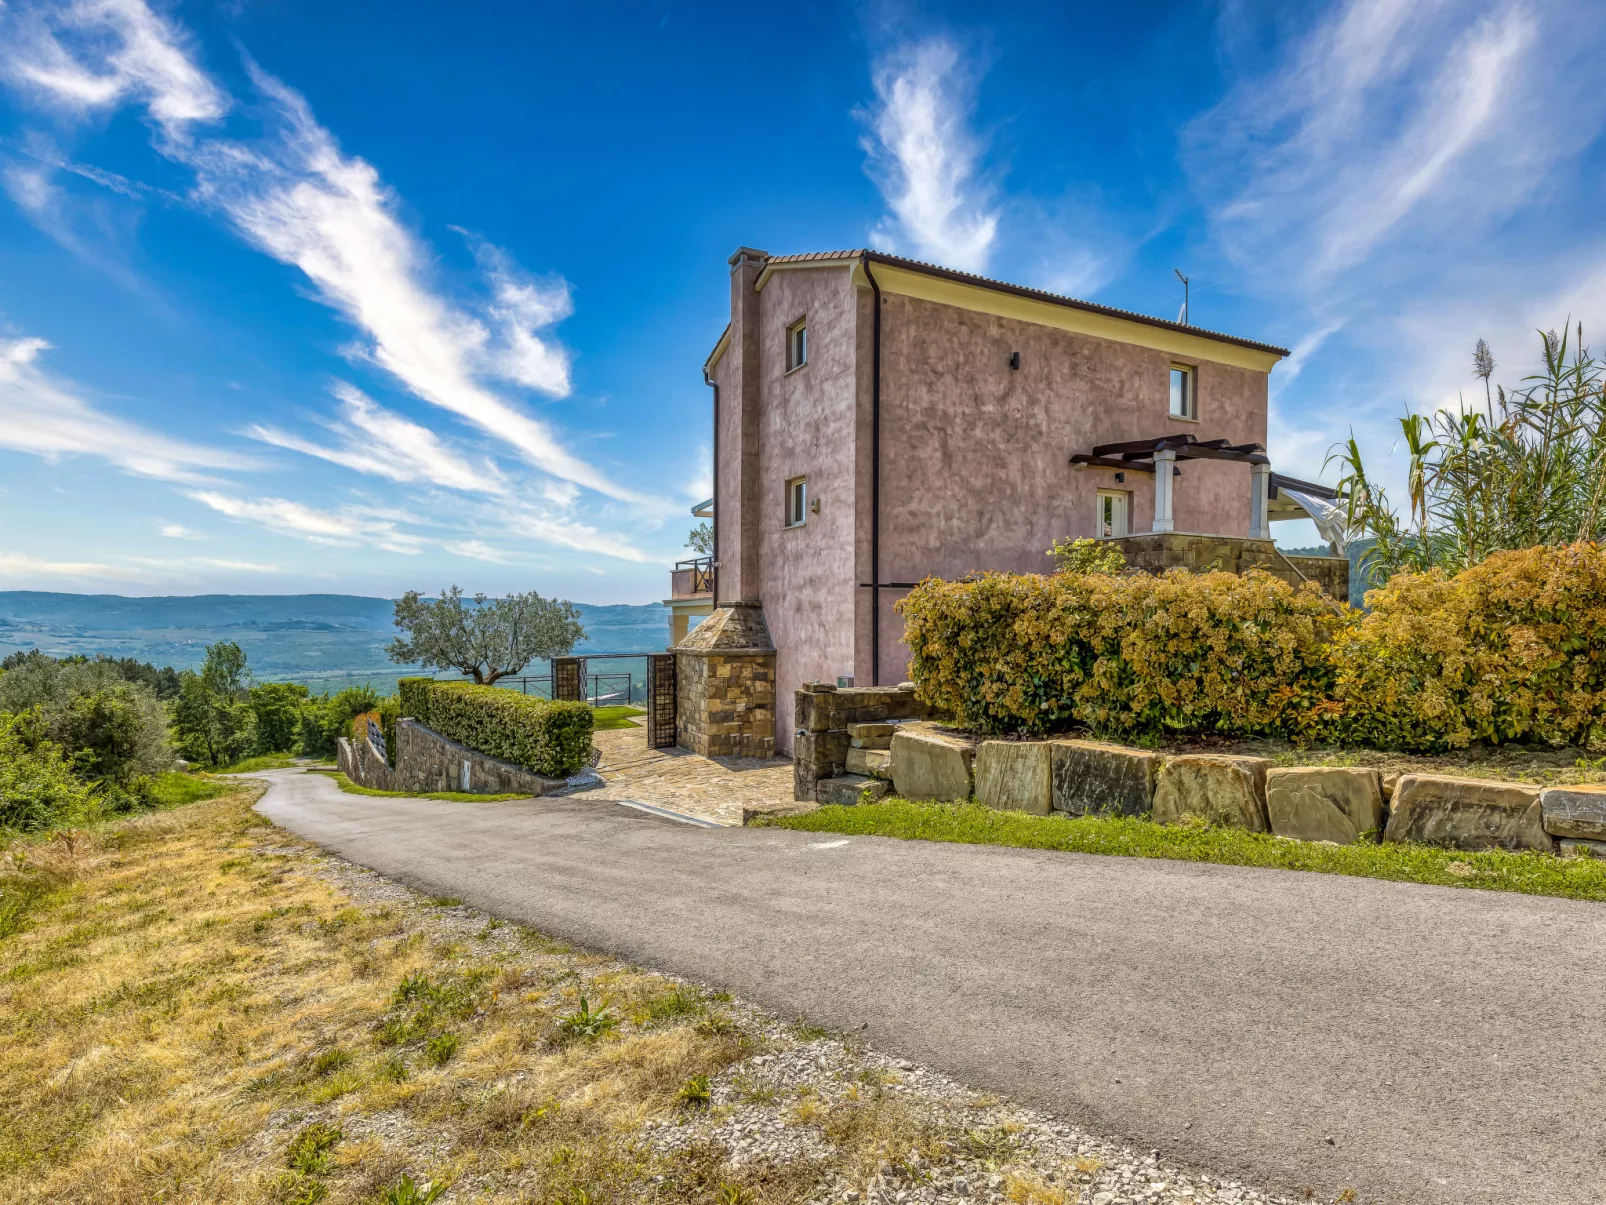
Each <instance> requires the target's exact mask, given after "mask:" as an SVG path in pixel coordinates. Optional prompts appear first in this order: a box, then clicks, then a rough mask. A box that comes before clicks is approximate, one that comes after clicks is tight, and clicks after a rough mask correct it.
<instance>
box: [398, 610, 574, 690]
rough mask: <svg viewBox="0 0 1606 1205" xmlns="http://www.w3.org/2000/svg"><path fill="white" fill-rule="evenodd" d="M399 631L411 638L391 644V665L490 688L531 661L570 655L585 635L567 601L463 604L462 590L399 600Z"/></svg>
mask: <svg viewBox="0 0 1606 1205" xmlns="http://www.w3.org/2000/svg"><path fill="white" fill-rule="evenodd" d="M396 626H397V627H398V628H400V629H401V630H402V631H403V632H404V633H406V635H405V637H402V636H398V637H397V638H396V639H395V640H393V641H391V644H390V648H389V650H387V651H388V652H389V653H390V657H391V660H393V661H399V662H401V663H402V664H404V665H423V666H427V667H429V668H431V669H455V670H458V671H459V672H461V673H463V674H465V675H467V676H468V677H471V678H473V679H474V681H476V682H478V683H480V684H481V685H487V686H488V685H490V684H491V683H493V682H495V681H496V680H497V679H499V678H505V677H507V676H508V675H509V674H516V673H518V672H519V671H520V670H521V669H523V668H524V667H525V666H526V665H528V664H529V663H530V662H531V661H535V660H539V659H545V660H550V659H552V658H553V657H563V656H566V655H567V654H568V653H569V651H570V650H572V649H573V648H574V646H575V643H576V642H577V641H580V640H583V639H585V634H586V633H585V629H584V628H583V627H581V626H580V612H579V611H578V610H577V609H576V608H575V605H574V604H573V603H571V602H569V601H567V600H566V599H557V598H542V597H541V595H539V594H537V593H536V592H535V591H534V590H531V591H529V592H528V593H525V594H509V595H507V596H505V597H503V598H488V597H486V596H485V595H484V594H476V595H475V596H474V597H473V598H472V599H464V597H463V591H462V590H461V589H460V588H459V587H457V586H453V587H452V588H451V589H450V590H445V591H442V592H441V596H440V597H439V598H435V599H426V598H425V597H424V596H423V595H422V594H420V593H419V592H418V591H417V590H409V591H408V592H407V593H406V594H404V595H403V596H402V597H401V598H399V599H397V600H396Z"/></svg>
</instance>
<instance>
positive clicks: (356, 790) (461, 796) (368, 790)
mask: <svg viewBox="0 0 1606 1205" xmlns="http://www.w3.org/2000/svg"><path fill="white" fill-rule="evenodd" d="M308 773H309V774H324V775H327V776H328V777H330V778H332V779H334V780H335V786H337V787H339V788H340V789H341V790H342V791H345V792H346V793H347V794H348V795H377V796H379V797H380V798H382V799H439V800H442V801H443V802H445V803H501V802H503V801H504V800H508V799H530V798H532V796H530V795H527V794H526V795H519V794H513V795H475V794H472V793H471V792H468V791H429V792H426V793H424V794H419V793H418V792H416V791H381V790H379V789H377V788H375V787H364V786H359V785H357V784H356V783H354V782H352V781H351V779H349V778H347V777H346V776H345V775H344V774H342V773H341V772H340V771H339V770H309V771H308Z"/></svg>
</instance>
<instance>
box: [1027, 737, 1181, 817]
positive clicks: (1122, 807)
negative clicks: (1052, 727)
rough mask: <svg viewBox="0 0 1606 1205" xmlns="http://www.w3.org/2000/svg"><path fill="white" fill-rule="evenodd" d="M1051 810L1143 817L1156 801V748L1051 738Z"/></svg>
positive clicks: (1158, 770)
mask: <svg viewBox="0 0 1606 1205" xmlns="http://www.w3.org/2000/svg"><path fill="white" fill-rule="evenodd" d="M1052 748H1053V753H1052V754H1051V758H1052V773H1053V776H1054V800H1053V802H1054V810H1055V811H1056V812H1065V813H1066V814H1068V815H1071V816H1144V815H1147V814H1148V812H1149V810H1150V809H1151V808H1152V807H1153V806H1154V783H1155V779H1157V778H1158V777H1159V776H1160V766H1161V764H1162V763H1163V762H1164V758H1162V757H1161V756H1160V755H1159V754H1158V753H1150V752H1148V751H1147V750H1144V749H1128V748H1127V747H1126V746H1124V745H1106V744H1103V743H1102V742H1100V741H1055V742H1054V743H1053V746H1052Z"/></svg>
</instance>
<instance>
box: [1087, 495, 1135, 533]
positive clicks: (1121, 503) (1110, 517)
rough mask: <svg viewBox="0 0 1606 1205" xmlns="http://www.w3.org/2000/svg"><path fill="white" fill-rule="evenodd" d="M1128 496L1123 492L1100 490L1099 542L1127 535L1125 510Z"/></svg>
mask: <svg viewBox="0 0 1606 1205" xmlns="http://www.w3.org/2000/svg"><path fill="white" fill-rule="evenodd" d="M1129 498H1130V495H1129V494H1127V492H1126V491H1125V490H1100V491H1099V514H1098V530H1097V532H1096V533H1095V534H1096V535H1097V537H1098V538H1099V539H1101V540H1108V539H1112V538H1115V537H1119V536H1124V535H1126V534H1127V510H1128V505H1129Z"/></svg>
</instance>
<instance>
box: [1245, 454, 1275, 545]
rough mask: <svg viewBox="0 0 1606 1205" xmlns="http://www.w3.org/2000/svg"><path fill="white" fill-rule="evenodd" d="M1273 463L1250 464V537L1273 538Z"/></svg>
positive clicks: (1252, 538) (1258, 538)
mask: <svg viewBox="0 0 1606 1205" xmlns="http://www.w3.org/2000/svg"><path fill="white" fill-rule="evenodd" d="M1270 505H1271V465H1269V464H1252V465H1250V466H1249V538H1250V539H1251V540H1269V539H1271V518H1270V510H1269V509H1268V508H1269V507H1270Z"/></svg>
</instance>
